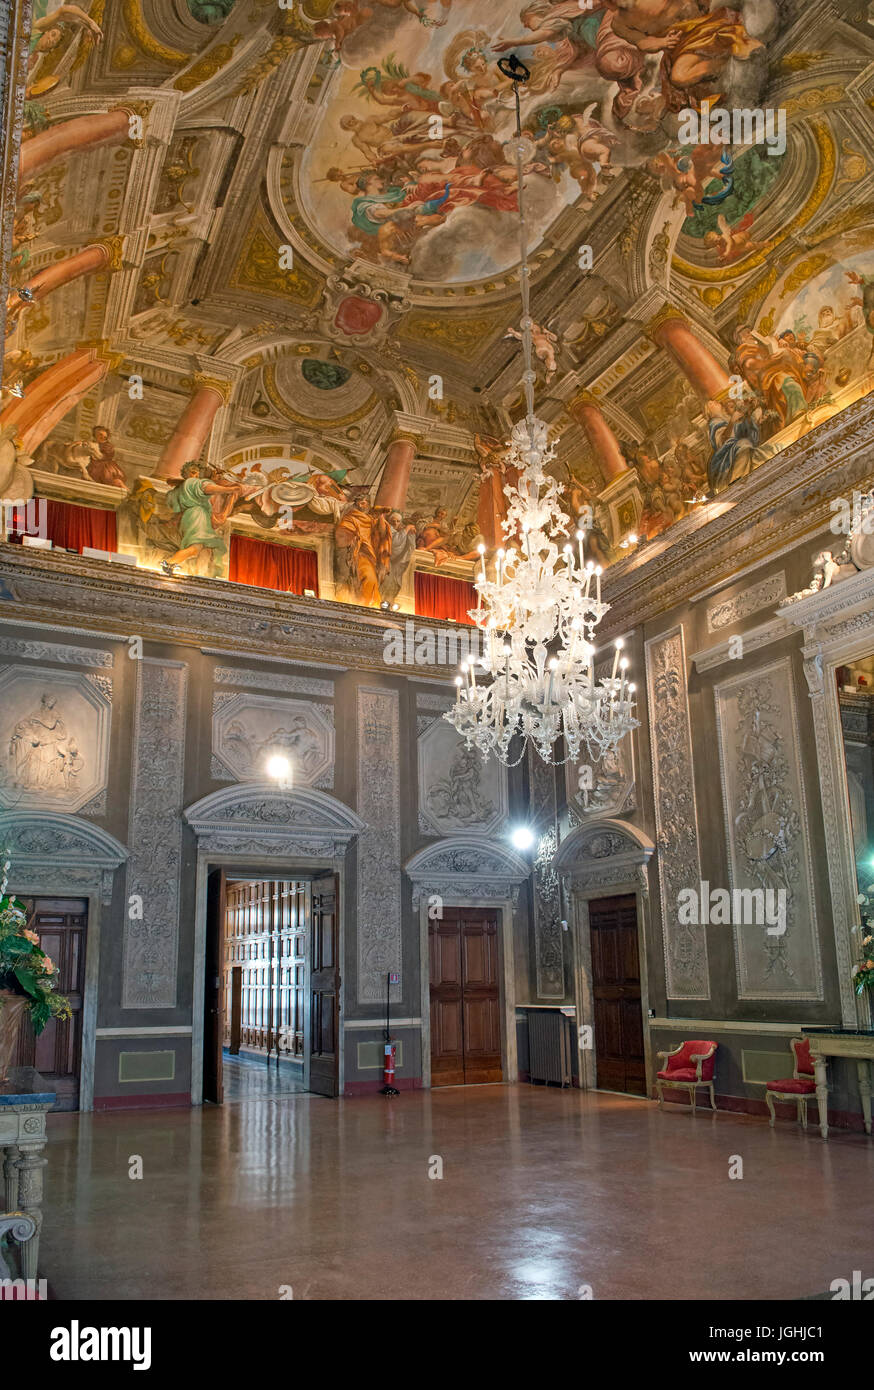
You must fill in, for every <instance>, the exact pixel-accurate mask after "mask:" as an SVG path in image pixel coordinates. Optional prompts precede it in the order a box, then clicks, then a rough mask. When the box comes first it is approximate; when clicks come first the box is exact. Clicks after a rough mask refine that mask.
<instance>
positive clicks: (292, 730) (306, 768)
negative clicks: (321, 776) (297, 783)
mask: <svg viewBox="0 0 874 1390" xmlns="http://www.w3.org/2000/svg"><path fill="white" fill-rule="evenodd" d="M258 751H259V754H260V755H263V756H264V757H265V758H269V757H271V756H273V755H274V754H276V753H283V754H286V755H287V756H288V758H289V760H290V762H291V765H292V768H293V769H294V770H299V771H301V772H305V773H308V774H309V773H311V772H312V771H313V770H314V768H315V767H316V765H317V764H318V763H319V761H320V759H321V756H322V750H321V748H320V746H319V740H318V739H317V738H316V735H315V734H314V733H313V732H312V730H311V729H310V728H309V727H308V726H307V721H306V718H305V717H304V715H302V714H296V715H295V716H294V717H293V719H292V720H291V722H290V724H289V726H288V728H286V727H285V726H282V727H280V728H278V729H274V731H273V733H272V734H269V735H268V737H267V738H265V739H264V740H263V742H262V743H261V746H260V748H259V750H258Z"/></svg>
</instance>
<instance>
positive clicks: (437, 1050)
mask: <svg viewBox="0 0 874 1390" xmlns="http://www.w3.org/2000/svg"><path fill="white" fill-rule="evenodd" d="M428 946H429V958H430V984H431V1085H432V1086H462V1085H465V1084H468V1085H472V1084H474V1083H476V1082H488V1081H502V1080H503V1078H504V1073H503V1070H502V1067H501V996H500V986H499V982H498V920H497V916H496V914H495V913H494V912H493V911H492V910H491V909H489V908H481V907H479V908H478V907H446V908H444V909H443V916H442V918H440V919H435V920H434V921H429V923H428Z"/></svg>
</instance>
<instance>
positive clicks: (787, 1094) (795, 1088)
mask: <svg viewBox="0 0 874 1390" xmlns="http://www.w3.org/2000/svg"><path fill="white" fill-rule="evenodd" d="M789 1045H790V1047H791V1048H792V1056H793V1058H794V1061H795V1070H794V1071H793V1073H792V1075H791V1076H785V1077H783V1078H782V1080H780V1081H769V1082H768V1084H767V1086H766V1088H765V1100H766V1101H767V1103H768V1111H769V1113H770V1116H771V1121H770V1123H771V1126H772V1128H773V1125H774V1121H775V1120H776V1118H777V1117H776V1115H775V1114H774V1101H775V1100H794V1101H795V1103H796V1107H797V1118H798V1120H799V1121H800V1123H801V1126H802V1128H803V1129H807V1098H808V1096H813V1095H815V1094H816V1081H815V1080H814V1076H815V1068H814V1065H813V1058H812V1057H811V1055H810V1038H793V1039H792V1041H791V1043H790V1044H789ZM818 1110H819V1101H817V1111H818Z"/></svg>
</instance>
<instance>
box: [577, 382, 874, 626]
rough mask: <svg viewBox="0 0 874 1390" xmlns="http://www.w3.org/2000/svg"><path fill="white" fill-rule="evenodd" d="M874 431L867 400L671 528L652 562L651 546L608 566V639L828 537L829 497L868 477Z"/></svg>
mask: <svg viewBox="0 0 874 1390" xmlns="http://www.w3.org/2000/svg"><path fill="white" fill-rule="evenodd" d="M872 433H874V396H870V395H869V396H867V397H862V398H861V399H860V400H858V401H856V402H855V403H854V404H853V405H850V406H847V408H846V409H845V410H842V411H840V412H839V413H838V414H837V415H834V416H833V417H832V418H831V419H830V420H827V421H825V422H824V423H823V424H822V425H819V426H817V428H816V429H814V430H812V431H811V432H810V433H809V434H808V435H805V436H804V437H803V438H802V439H799V440H796V441H795V442H794V443H793V444H789V445H787V446H786V448H785V449H782V450H780V452H779V453H777V454H775V455H774V456H773V458H771V459H769V460H768V461H767V463H763V464H762V465H761V466H760V467H759V468H757V469H756V470H755V472H753V473H752V474H751V475H750V477H749V478H746V479H744V480H743V481H742V482H738V483H735V484H734V486H733V487H732V489H731V492H730V493H728V494H725V497H726V501H725V504H724V509H720V510H719V513H718V515H710V516H709V518H707V517H705V516H704V515H702V514H701V512H699V513H698V514H697V515H696V514H695V513H692V514H690V515H689V516H688V517H684V518H683V520H682V521H678V522H677V523H676V524H675V525H674V526H673V527H672V528H671V531H670V533H669V537H667V538H662V537H660V538H659V541H662V540H664V545H663V548H662V549H660V550H659V551H658V553H657V554H654V555H653V556H652V558H650V559H647V552H646V547H644V548H642V549H641V550H639V551H638V552H636V554H635V555H634V556H632V557H630V558H629V559H627V560H621V561H619V562H618V563H617V564H615V565H611V566H610V568H609V569H608V571H607V573H606V575H605V580H604V588H605V597H606V598H607V600H608V601H609V603H610V604H611V606H612V612H611V613H609V614H608V615H607V618H606V620H605V623H604V625H603V627H604V638H605V639H606V640H608V641H609V640H610V639H611V637H612V636H614V635H616V634H618V633H621V632H623V631H626V630H627V629H629V628H631V627H636V626H637V625H638V624H642V623H646V622H649V621H650V620H652V619H653V618H655V617H657V616H658V615H659V614H660V613H666V612H669V611H670V610H671V609H674V608H676V607H677V605H678V604H680V603H683V602H688V601H690V600H691V598H692V596H693V595H694V594H696V593H698V594H700V593H701V592H702V591H705V590H708V589H712V588H713V587H721V586H723V585H725V584H726V583H727V582H728V581H729V579H731V578H734V579H735V580H737V579H738V578H739V577H740V575H741V574H743V573H746V572H747V571H749V570H751V569H754V568H755V567H756V566H757V565H760V564H762V563H763V562H764V561H765V560H773V559H774V558H776V556H777V555H780V554H785V553H786V552H788V551H791V550H793V549H795V548H796V547H797V546H799V545H800V544H802V543H803V542H804V541H805V540H810V539H811V538H813V537H815V536H816V535H818V534H820V533H821V532H825V531H827V530H828V526H829V521H830V518H831V511H830V507H829V503H830V502H831V500H832V499H833V498H834V497H840V496H850V495H851V494H852V491H853V488H854V487H858V486H859V484H860V483H867V482H868V480H869V479H870V477H871V436H872ZM719 500H720V502H721V501H722V499H719ZM715 505H717V506H718V504H715ZM777 516H779V518H780V524H779V528H775V524H774V519H775V517H777ZM656 544H658V542H656ZM853 582H855V581H853V580H848V581H846V583H848V584H850V583H853ZM838 587H839V588H843V585H839V586H838ZM827 592H829V591H827ZM805 602H806V600H805ZM794 607H796V608H797V607H800V605H794Z"/></svg>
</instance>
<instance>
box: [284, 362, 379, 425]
mask: <svg viewBox="0 0 874 1390" xmlns="http://www.w3.org/2000/svg"><path fill="white" fill-rule="evenodd" d="M263 380H264V390H265V391H266V392H267V399H268V400H269V401H270V404H271V405H272V406H274V408H275V409H276V410H278V411H279V413H280V415H284V416H285V418H286V420H291V421H292V423H293V424H295V425H307V426H309V428H310V429H320V430H336V429H341V428H342V427H343V426H344V425H353V424H354V423H355V421H356V420H363V419H364V416H365V415H369V414H370V412H371V411H372V410H373V409H375V407H376V406H377V405H378V404H379V396H378V395H377V394H376V392H375V391H374V392H372V393H371V395H369V396H368V398H367V400H366V401H365V402H364V404H363V405H360V406H358V408H357V409H356V410H352V411H350V412H349V413H348V415H337V416H335V417H334V418H333V419H326V420H320V419H317V418H316V417H315V416H313V415H302V414H301V413H300V411H299V410H295V409H294V407H293V406H291V405H289V404H288V401H287V400H286V399H285V397H284V396H283V395H282V392H281V391H280V390H279V387H278V385H277V382H276V369H275V367H274V366H273V365H272V364H271V365H270V366H267V367H265V368H264V374H263Z"/></svg>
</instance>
